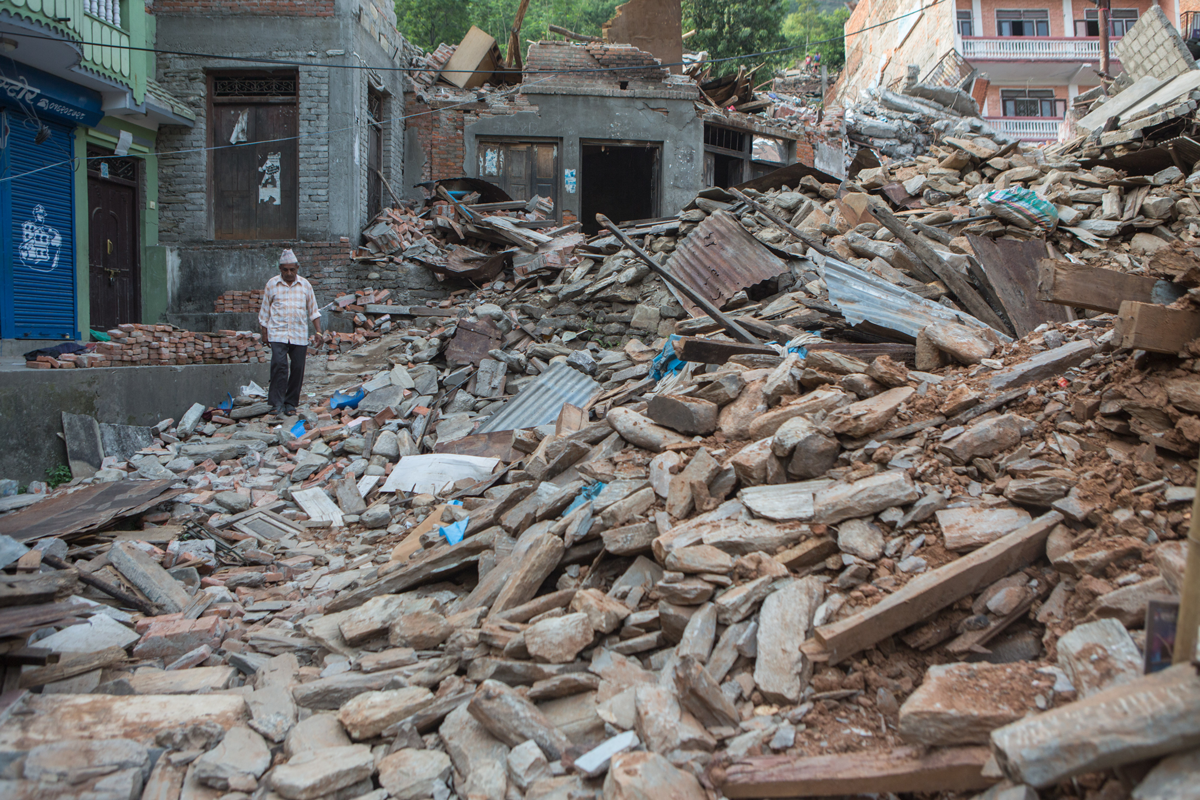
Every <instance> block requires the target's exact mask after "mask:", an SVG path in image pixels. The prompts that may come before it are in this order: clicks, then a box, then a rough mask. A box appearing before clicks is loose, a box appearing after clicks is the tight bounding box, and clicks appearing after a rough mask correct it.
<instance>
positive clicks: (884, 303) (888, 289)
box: [818, 256, 1012, 341]
mask: <svg viewBox="0 0 1200 800" xmlns="http://www.w3.org/2000/svg"><path fill="white" fill-rule="evenodd" d="M818 258H820V257H819V256H818ZM822 260H823V261H824V264H822V265H821V275H822V276H823V277H824V279H825V285H826V287H828V289H829V302H831V303H833V304H834V305H835V306H837V308H838V310H839V311H841V312H842V314H843V315H844V316H845V317H846V320H847V321H848V322H849V323H850V324H851V325H857V324H859V323H860V322H863V321H864V320H865V321H867V322H872V323H874V324H876V325H878V326H880V327H881V328H887V329H888V330H892V331H896V332H897V333H903V334H905V335H906V336H911V337H912V338H913V339H916V338H917V334H918V333H920V332H921V329H922V328H924V327H925V326H926V325H929V324H930V323H931V322H957V323H958V324H960V325H965V326H967V327H969V328H978V329H980V330H984V331H991V332H992V333H995V335H997V336H999V337H1000V338H1001V339H1002V340H1004V341H1012V340H1011V339H1009V338H1008V337H1007V336H1005V335H1004V334H1002V333H998V332H996V331H992V329H991V328H989V327H988V326H987V325H984V324H983V323H982V322H980V321H979V320H977V319H975V318H974V317H972V316H971V315H970V314H963V313H960V312H957V311H954V310H953V309H949V308H946V307H945V306H943V305H939V304H937V303H934V302H932V301H930V300H926V299H925V298H924V297H920V296H918V295H915V294H913V293H912V292H910V291H907V290H905V289H901V288H900V287H899V286H893V285H892V284H891V283H888V282H887V281H885V280H884V279H883V278H877V277H876V276H874V275H872V274H870V273H868V272H863V271H862V270H860V269H857V268H855V267H852V266H850V265H849V264H847V263H845V262H842V261H838V260H837V259H834V258H825V259H822Z"/></svg>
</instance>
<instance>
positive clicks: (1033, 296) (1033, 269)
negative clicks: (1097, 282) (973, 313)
mask: <svg viewBox="0 0 1200 800" xmlns="http://www.w3.org/2000/svg"><path fill="white" fill-rule="evenodd" d="M967 241H968V242H970V243H971V248H972V249H973V250H974V251H975V256H976V257H977V258H978V259H979V263H980V266H982V267H983V272H984V274H985V275H986V276H987V279H988V281H989V282H990V283H991V284H992V288H993V289H995V291H996V296H997V299H998V300H999V301H1000V305H1001V306H1003V307H1004V312H1005V313H1006V314H1008V319H1009V321H1010V322H1012V324H1013V329H1014V332H1015V333H1016V335H1017V336H1018V337H1020V336H1024V335H1025V334H1027V333H1029V332H1030V331H1032V330H1033V329H1034V328H1036V327H1037V326H1038V325H1041V324H1042V323H1044V322H1070V321H1071V317H1070V312H1069V311H1068V310H1067V309H1066V308H1063V307H1062V306H1061V305H1058V304H1055V303H1047V302H1043V301H1041V300H1039V299H1038V298H1037V277H1038V263H1039V262H1040V261H1042V260H1044V259H1045V258H1046V242H1045V241H1044V240H1042V239H1025V240H1021V239H991V238H988V237H986V236H976V235H975V234H968V235H967Z"/></svg>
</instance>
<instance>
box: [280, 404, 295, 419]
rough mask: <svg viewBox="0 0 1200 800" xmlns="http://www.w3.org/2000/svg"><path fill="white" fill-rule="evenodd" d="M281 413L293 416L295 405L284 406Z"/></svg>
mask: <svg viewBox="0 0 1200 800" xmlns="http://www.w3.org/2000/svg"><path fill="white" fill-rule="evenodd" d="M283 414H284V416H286V417H294V416H295V415H296V407H295V406H284V407H283Z"/></svg>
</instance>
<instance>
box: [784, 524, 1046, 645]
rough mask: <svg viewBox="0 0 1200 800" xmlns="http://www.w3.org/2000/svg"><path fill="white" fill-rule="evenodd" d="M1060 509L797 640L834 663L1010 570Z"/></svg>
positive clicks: (1028, 555)
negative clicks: (853, 613)
mask: <svg viewBox="0 0 1200 800" xmlns="http://www.w3.org/2000/svg"><path fill="white" fill-rule="evenodd" d="M1062 519H1063V517H1062V514H1059V513H1058V512H1057V511H1051V512H1050V513H1048V514H1043V515H1042V516H1040V517H1038V518H1037V519H1035V520H1033V522H1031V523H1029V524H1028V525H1026V526H1025V527H1023V528H1021V529H1020V530H1017V531H1013V532H1012V533H1010V534H1009V535H1007V536H1004V537H1002V538H1000V539H997V540H996V541H994V542H992V543H991V544H989V545H986V546H984V547H981V548H980V549H978V550H976V551H975V552H973V553H970V554H969V555H965V556H963V557H962V558H960V559H958V560H957V561H952V562H950V563H949V564H947V565H945V566H943V567H938V568H937V569H935V570H931V571H930V572H926V573H925V574H923V575H918V576H917V577H916V578H913V579H912V580H911V581H909V582H908V583H907V584H905V586H904V588H903V589H901V590H900V591H898V592H895V593H894V594H891V595H888V596H887V597H886V598H884V599H883V600H882V601H880V602H879V603H877V604H875V605H873V606H871V607H870V608H868V609H866V610H864V611H860V612H859V613H857V614H855V615H853V616H851V617H847V618H846V619H843V620H839V621H838V622H833V623H830V624H829V625H823V626H821V627H820V628H817V629H816V631H815V632H814V637H815V639H810V640H809V641H808V642H805V643H804V645H803V646H802V648H801V649H802V650H804V651H805V652H808V653H809V655H810V657H812V658H813V659H814V660H828V661H829V662H830V663H835V664H836V663H837V662H839V661H842V660H844V659H846V658H847V657H849V656H852V655H854V654H855V653H858V652H860V651H862V650H865V649H867V648H868V647H870V646H872V645H873V644H875V643H876V642H879V641H881V640H883V639H886V638H887V637H888V636H891V635H892V634H894V633H899V632H900V631H902V630H904V629H905V628H907V627H909V626H910V625H915V624H917V623H919V622H923V621H924V620H927V619H929V618H931V617H932V616H933V615H934V614H935V613H937V612H938V611H940V610H941V609H943V608H945V607H946V606H948V605H950V604H951V603H954V602H956V601H958V600H961V599H962V598H964V597H966V596H967V595H969V594H971V593H972V592H974V591H975V590H976V589H978V588H980V587H981V586H986V585H988V584H991V583H994V582H996V581H998V580H1000V579H1001V578H1003V577H1005V576H1007V575H1010V574H1011V573H1012V572H1014V571H1015V570H1018V569H1020V568H1022V567H1024V566H1026V565H1027V564H1030V563H1031V562H1032V561H1033V560H1034V559H1036V558H1038V557H1039V556H1042V555H1044V554H1045V545H1046V537H1047V536H1049V535H1050V531H1051V529H1053V528H1054V526H1055V525H1057V524H1058V523H1060V522H1062Z"/></svg>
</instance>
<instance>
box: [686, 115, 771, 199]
mask: <svg viewBox="0 0 1200 800" xmlns="http://www.w3.org/2000/svg"><path fill="white" fill-rule="evenodd" d="M788 152H789V148H788V142H787V140H785V139H777V138H775V137H774V136H760V135H758V134H752V133H747V132H744V131H738V130H733V129H731V128H722V127H719V126H717V125H705V126H704V185H705V186H720V187H721V188H723V189H728V188H729V187H730V186H737V185H738V184H739V183H744V182H746V181H748V180H753V179H754V178H758V177H760V176H762V175H766V174H767V173H768V172H773V171H774V170H777V169H779V168H780V167H783V166H786V165H787V164H788V163H789V158H788Z"/></svg>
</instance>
